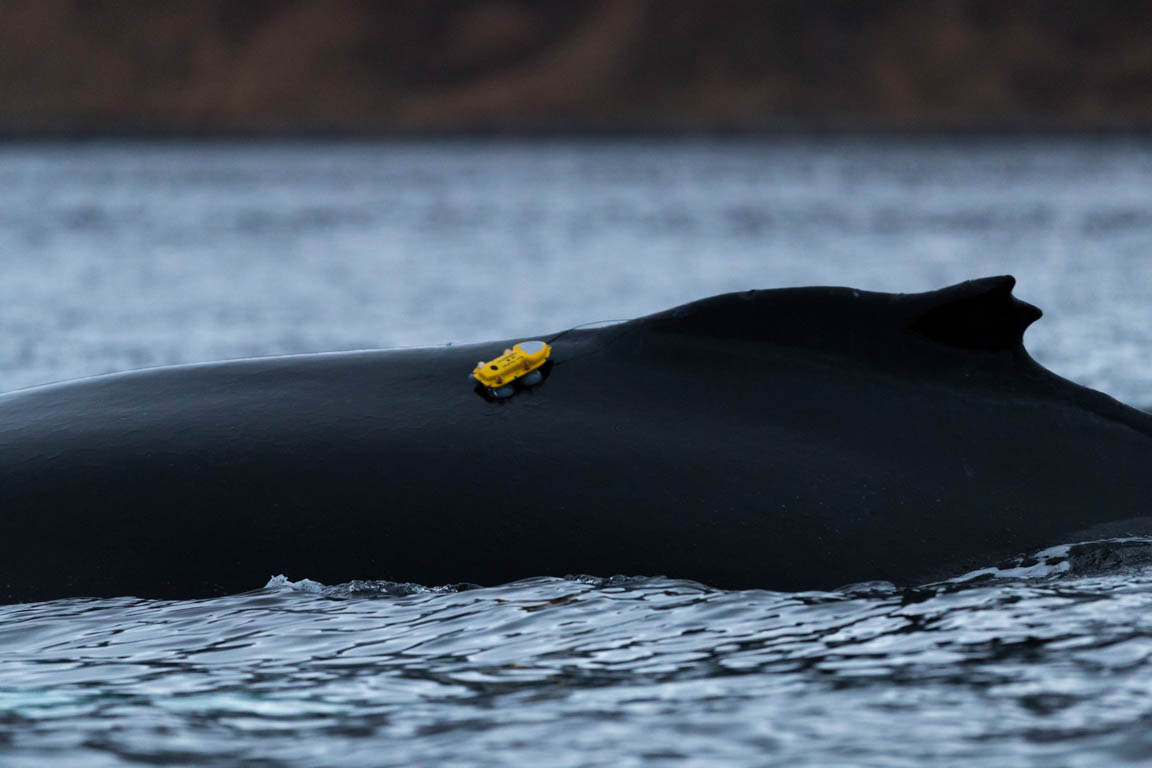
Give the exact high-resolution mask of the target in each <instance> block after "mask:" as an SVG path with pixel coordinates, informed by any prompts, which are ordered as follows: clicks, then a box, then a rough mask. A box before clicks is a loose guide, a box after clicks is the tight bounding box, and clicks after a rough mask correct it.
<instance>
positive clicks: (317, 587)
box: [264, 573, 326, 592]
mask: <svg viewBox="0 0 1152 768" xmlns="http://www.w3.org/2000/svg"><path fill="white" fill-rule="evenodd" d="M264 589H275V590H280V591H286V592H323V591H324V589H326V587H325V585H323V584H321V583H320V582H318V581H312V579H300V581H290V580H289V579H288V577H287V576H285V575H284V574H282V573H281V574H280V575H278V576H272V577H271V578H269V579H268V583H267V584H265V585H264Z"/></svg>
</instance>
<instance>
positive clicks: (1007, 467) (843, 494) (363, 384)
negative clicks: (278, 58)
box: [0, 276, 1152, 602]
mask: <svg viewBox="0 0 1152 768" xmlns="http://www.w3.org/2000/svg"><path fill="white" fill-rule="evenodd" d="M1014 284H1015V281H1014V279H1013V278H1012V277H1009V276H1004V277H992V278H985V279H980V280H972V281H969V282H965V283H961V284H959V285H954V286H951V287H948V288H943V289H941V290H937V291H931V292H927V293H913V294H887V293H875V292H867V291H859V290H853V289H850V288H827V287H819V288H788V289H778V290H762V291H747V292H743V293H733V294H726V295H721V296H716V297H713V298H708V299H704V300H701V301H697V302H694V303H691V304H687V305H684V306H681V307H677V308H674V309H671V310H668V311H665V312H660V313H658V314H654V315H650V316H647V317H642V318H638V319H635V320H631V321H628V322H624V323H619V324H616V325H611V326H608V327H602V328H596V329H577V330H572V331H570V332H565V333H563V334H559V335H556V336H551V337H540V338H547V339H549V340H550V341H551V343H552V348H553V351H552V359H551V360H550V361H549V363H548V365H547V366H546V367H545V368H544V369H542V371H543V372H544V375H545V378H544V380H543V381H542V382H540V383H539V384H537V385H536V386H534V387H531V388H522V389H521V390H519V391H518V392H517V394H516V395H515V396H514V397H511V398H508V399H500V400H495V399H492V398H487V397H484V396H483V393H482V392H480V391H479V390H478V389H475V388H473V386H472V384H471V383H469V382H468V373H469V371H471V370H472V369H473V367H474V366H475V365H476V361H477V360H488V359H490V358H492V357H494V356H495V355H498V354H500V350H503V349H505V348H507V347H511V346H512V344H514V343H515V342H516V341H519V340H501V341H495V342H492V343H490V344H470V345H465V346H447V347H437V348H426V349H401V350H382V351H361V352H347V353H331V354H318V355H300V356H289V357H278V358H258V359H249V360H241V361H231V362H222V363H212V364H197V365H186V366H177V367H169V368H157V369H151V370H143V371H138V372H131V373H124V374H114V375H108V376H100V377H95V378H90V379H83V380H78V381H73V382H66V383H62V384H53V385H48V386H42V387H36V388H32V389H27V390H21V391H16V392H11V393H8V394H5V395H0V600H3V601H7V602H22V601H35V600H47V599H56V598H62V597H70V596H119V595H135V596H140V597H157V598H193V597H207V596H213V595H219V594H225V593H233V592H239V591H245V590H248V589H252V588H256V587H259V586H260V585H262V584H263V583H264V582H265V581H266V580H267V578H268V577H269V576H270V575H272V574H280V573H284V574H287V575H289V577H290V578H305V577H307V578H311V579H315V580H318V581H322V582H325V583H340V582H346V581H350V580H353V579H388V580H396V581H411V582H418V583H422V584H429V585H431V584H446V583H459V582H467V583H476V584H485V585H491V584H499V583H504V582H509V581H513V580H516V579H520V578H527V577H534V576H544V575H565V574H577V573H587V574H598V575H603V576H607V575H613V574H629V575H657V574H659V575H667V576H670V577H677V578H686V579H693V580H697V581H700V582H704V583H706V584H709V585H712V586H716V587H723V588H767V589H778V590H800V589H823V588H835V587H838V586H842V585H845V584H849V583H857V582H864V581H874V580H885V581H890V582H893V583H895V584H898V585H915V584H920V583H925V582H927V581H931V580H936V579H940V578H945V577H948V576H951V575H956V574H958V573H962V572H965V571H966V570H969V569H973V568H978V567H982V566H986V565H989V564H992V563H995V562H996V561H998V560H999V559H1002V558H1005V557H1008V556H1011V555H1015V554H1017V553H1020V552H1026V551H1034V550H1036V549H1040V548H1043V547H1047V546H1052V545H1056V544H1063V543H1070V542H1076V541H1083V540H1087V539H1088V538H1101V537H1105V536H1110V535H1117V536H1118V535H1123V534H1136V535H1143V534H1148V533H1150V532H1152V516H1150V508H1149V507H1150V504H1149V502H1150V499H1152V417H1150V416H1148V415H1147V414H1145V413H1143V412H1140V411H1137V410H1135V409H1133V408H1129V407H1127V406H1125V405H1123V404H1121V403H1119V402H1117V401H1115V400H1113V399H1112V398H1110V397H1108V396H1106V395H1104V394H1101V393H1098V392H1095V391H1092V390H1089V389H1087V388H1084V387H1081V386H1078V385H1076V384H1074V383H1072V382H1070V381H1067V380H1065V379H1062V378H1060V377H1059V376H1057V375H1055V374H1053V373H1052V372H1050V371H1048V370H1046V369H1045V368H1043V367H1042V366H1041V365H1039V364H1038V363H1036V362H1034V361H1033V360H1032V359H1031V358H1030V357H1029V355H1028V353H1027V352H1026V351H1025V349H1024V346H1023V335H1024V331H1025V329H1026V328H1027V327H1028V325H1029V324H1031V323H1032V322H1033V321H1034V320H1036V319H1037V318H1038V317H1039V316H1040V311H1039V310H1038V309H1036V308H1035V307H1033V306H1032V305H1030V304H1027V303H1024V302H1022V301H1020V300H1018V299H1016V298H1015V297H1014V296H1013V295H1012V289H1013V286H1014Z"/></svg>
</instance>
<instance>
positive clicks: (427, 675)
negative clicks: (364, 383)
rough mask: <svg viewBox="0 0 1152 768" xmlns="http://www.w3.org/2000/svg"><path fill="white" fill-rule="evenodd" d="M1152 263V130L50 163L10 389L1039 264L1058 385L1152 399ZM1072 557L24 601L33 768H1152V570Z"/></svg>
mask: <svg viewBox="0 0 1152 768" xmlns="http://www.w3.org/2000/svg"><path fill="white" fill-rule="evenodd" d="M1150 255H1152V141H1149V140H1144V139H1131V138H1129V139H1124V138H1111V139H1087V138H1085V139H1069V138H1062V139H1054V138H1029V137H1012V138H999V139H979V140H977V139H928V138H920V139H914V140H909V139H882V140H877V139H871V140H866V139H820V140H772V141H769V140H750V139H744V140H727V141H706V140H676V141H658V142H641V141H638V140H613V141H590V140H585V141H533V142H523V141H521V142H515V141H496V140H492V141H439V142H420V141H403V142H388V143H365V142H345V143H340V142H332V143H325V142H280V143H277V142H265V143H238V144H229V143H218V144H179V143H167V144H132V143H100V142H96V143H81V144H73V145H69V144H42V145H37V144H23V145H20V144H16V145H9V146H0V391H6V390H11V389H17V388H20V387H26V386H34V385H36V384H41V383H45V382H49V381H56V380H61V379H67V378H74V377H79V376H87V375H94V374H99V373H104V372H108V371H116V370H125V369H131V368H139V367H145V366H152V365H164V364H171V363H178V362H191V361H200V360H213V359H221V358H229V357H243V356H251V355H264V354H283V353H296V352H310V351H327V350H335V349H353V348H365V347H385V346H404V345H420V344H438V343H444V342H449V341H453V342H465V341H478V340H483V339H489V338H504V337H511V336H527V335H537V334H539V333H541V332H548V331H556V330H560V329H563V328H566V327H570V326H572V325H575V324H577V323H584V322H591V321H598V320H609V319H618V318H627V317H634V316H637V315H641V314H645V313H648V312H653V311H658V310H660V309H664V308H666V307H668V306H672V305H674V304H677V303H681V302H684V301H688V300H691V299H695V298H700V297H702V296H706V295H710V294H713V293H717V292H721V291H727V290H742V289H746V288H752V287H756V288H768V287H778V286H789V285H812V284H824V285H829V284H831V285H852V286H854V287H858V288H865V289H873V290H887V291H914V290H926V289H930V288H935V287H939V286H942V285H945V284H948V283H951V282H956V281H959V280H963V279H967V278H970V277H977V276H984V275H990V274H1002V273H1012V274H1014V275H1016V277H1017V278H1018V280H1019V284H1018V287H1017V291H1016V293H1017V295H1018V296H1020V297H1022V298H1024V299H1026V300H1028V301H1031V302H1032V303H1035V304H1037V305H1039V306H1040V307H1041V308H1043V309H1044V310H1045V311H1046V313H1047V314H1046V316H1045V317H1044V318H1043V319H1042V320H1041V321H1040V322H1038V323H1037V324H1036V325H1035V326H1034V327H1033V329H1031V330H1030V331H1029V332H1028V334H1027V337H1026V343H1027V345H1028V347H1029V349H1030V351H1031V352H1032V354H1033V355H1034V356H1035V357H1036V358H1037V359H1039V360H1040V361H1041V362H1043V363H1044V364H1046V365H1048V366H1049V367H1051V368H1052V369H1053V370H1055V371H1056V372H1058V373H1060V374H1061V375H1063V376H1066V377H1068V378H1071V379H1073V380H1076V381H1078V382H1081V383H1084V384H1087V385H1089V386H1093V387H1096V388H1099V389H1102V390H1104V391H1106V392H1109V393H1110V394H1113V395H1115V396H1117V397H1119V398H1121V399H1123V400H1126V401H1128V402H1131V403H1133V404H1136V405H1140V406H1149V405H1152V365H1150V364H1149V359H1150V358H1149V355H1150V354H1152V279H1150V278H1152V258H1150ZM493 297H504V298H502V299H501V300H493ZM0 461H2V457H0ZM160 512H162V511H160ZM0 513H2V512H0ZM238 513H242V510H238ZM1067 545H1069V546H1065V547H1058V548H1056V549H1053V550H1051V551H1047V552H1044V553H1039V554H1036V553H1022V555H1028V557H1024V558H1022V559H1021V560H1019V561H1018V562H1008V563H989V564H988V567H987V568H985V569H982V570H980V571H977V572H975V573H973V574H969V575H968V576H967V577H966V578H963V579H959V580H955V581H952V582H948V583H945V584H937V585H919V586H915V587H912V588H900V589H897V588H895V587H893V586H891V585H886V584H866V585H854V586H851V585H846V587H845V588H844V589H842V590H838V591H835V592H823V593H796V594H784V593H777V592H765V591H747V592H732V591H724V590H717V589H713V588H710V587H709V586H707V585H703V584H696V583H691V582H685V581H679V580H677V579H676V574H594V575H580V574H540V577H539V578H537V579H533V580H528V581H524V582H518V583H514V584H506V585H488V586H486V587H483V588H472V587H470V586H468V585H453V586H442V585H412V584H408V585H405V584H393V583H386V582H370V581H368V582H355V583H351V584H344V585H321V584H316V583H314V582H310V581H308V576H309V574H306V573H301V574H286V575H281V574H267V579H264V578H261V579H258V580H256V581H255V582H254V583H253V584H252V591H251V592H248V593H245V594H241V595H235V596H231V597H226V598H219V599H213V600H200V601H182V602H161V601H149V600H140V599H137V598H135V597H132V596H124V597H121V598H116V599H83V598H78V599H72V600H60V601H54V602H49V603H39V604H28V605H12V606H0V765H2V766H5V767H7V766H42V765H50V766H105V765H107V766H127V765H194V766H200V765H219V766H231V765H252V766H330V765H341V766H424V765H427V766H442V765H443V766H453V765H458V766H472V765H548V766H629V765H646V766H647V765H658V766H663V765H668V766H696V765H739V766H744V765H827V766H855V765H861V766H864V765H876V766H902V765H908V766H923V765H941V766H945V765H973V764H980V765H985V764H987V765H997V766H1100V765H1113V764H1115V765H1124V764H1133V765H1142V764H1152V658H1150V656H1152V611H1150V609H1152V542H1150V541H1147V540H1114V541H1107V542H1088V543H1085V542H1067ZM2 567H3V565H2V564H0V568H2ZM204 567H205V568H206V569H208V568H211V564H210V563H205V564H204Z"/></svg>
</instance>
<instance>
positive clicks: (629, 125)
mask: <svg viewBox="0 0 1152 768" xmlns="http://www.w3.org/2000/svg"><path fill="white" fill-rule="evenodd" d="M1017 136H1028V137H1034V138H1044V137H1052V138H1062V137H1074V138H1092V137H1099V138H1124V137H1132V138H1141V139H1143V138H1147V137H1149V136H1152V119H1147V120H1125V121H1110V122H1099V123H1095V122H1089V123H1085V122H1084V121H1068V120H1037V119H1020V120H985V121H976V120H973V121H969V122H963V123H956V122H954V121H947V122H945V121H940V122H923V123H916V124H909V123H907V122H905V121H877V120H811V119H795V120H787V119H771V120H762V121H754V122H753V121H749V122H745V123H739V124H735V123H720V124H709V123H705V122H702V121H692V120H683V121H657V122H640V121H636V122H630V121H576V120H564V121H562V122H561V121H557V122H551V121H544V122H531V121H518V122H502V123H476V124H469V125H459V126H450V127H434V128H429V127H408V126H399V125H382V124H378V123H364V124H361V125H343V124H341V125H334V124H307V123H301V122H297V121H294V122H291V123H243V124H227V123H211V124H207V123H206V124H190V123H183V122H138V121H132V122H92V121H4V120H2V119H0V142H5V143H8V142H57V141H59V142H68V141H86V140H102V139H108V140H126V141H197V140H205V141H215V140H248V139H255V140H286V141H308V140H348V141H373V140H423V139H443V140H454V139H459V140H471V139H485V138H490V139H502V138H507V139H524V140H533V139H540V140H547V139H565V140H581V139H588V140H592V141H595V140H598V139H637V140H652V141H665V140H672V141H675V140H680V139H727V138H733V139H740V138H748V139H756V138H763V139H769V140H771V139H782V140H786V139H794V138H795V139H800V138H803V139H820V138H829V139H839V138H844V139H853V138H861V139H884V138H893V139H900V140H909V139H917V138H924V139H929V140H937V139H954V140H964V139H967V138H972V139H983V138H988V139H995V138H997V137H1005V138H1011V137H1017Z"/></svg>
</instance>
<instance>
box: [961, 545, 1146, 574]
mask: <svg viewBox="0 0 1152 768" xmlns="http://www.w3.org/2000/svg"><path fill="white" fill-rule="evenodd" d="M1128 544H1147V545H1149V546H1152V539H1150V538H1147V537H1142V536H1131V537H1127V538H1116V539H1095V540H1092V541H1080V542H1075V543H1071V544H1061V545H1059V546H1055V547H1049V548H1047V549H1042V550H1040V551H1039V552H1036V553H1034V554H1032V555H1030V556H1024V555H1020V556H1018V557H1017V558H1016V562H1015V565H1011V566H1008V567H1005V566H1004V565H1003V564H1002V565H996V566H990V567H987V568H979V569H977V570H975V571H970V572H968V573H965V574H963V575H961V576H955V577H953V578H951V579H946V580H945V581H943V582H941V583H944V584H960V583H964V582H969V581H972V580H974V579H1046V578H1051V577H1053V576H1059V575H1061V574H1065V573H1069V572H1071V571H1072V570H1073V559H1074V557H1073V556H1074V554H1075V553H1074V552H1073V549H1074V548H1077V547H1089V546H1100V545H1104V546H1106V545H1116V546H1124V545H1128Z"/></svg>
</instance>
